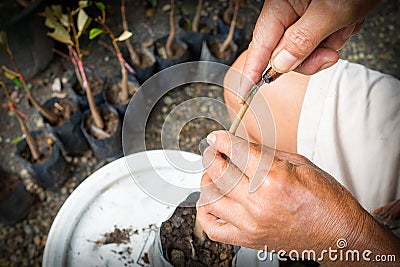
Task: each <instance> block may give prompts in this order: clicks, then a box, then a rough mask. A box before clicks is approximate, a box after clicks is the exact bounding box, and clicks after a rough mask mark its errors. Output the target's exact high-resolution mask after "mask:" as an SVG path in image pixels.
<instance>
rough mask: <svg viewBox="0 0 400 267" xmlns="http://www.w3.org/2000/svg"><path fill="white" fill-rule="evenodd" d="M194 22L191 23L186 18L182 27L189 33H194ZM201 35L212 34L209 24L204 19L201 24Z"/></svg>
mask: <svg viewBox="0 0 400 267" xmlns="http://www.w3.org/2000/svg"><path fill="white" fill-rule="evenodd" d="M189 26H192V21H190V19H188V18H184V23H183V25H182V28H183V29H184V30H185V31H187V32H193V29H192V27H189ZM198 32H199V33H210V32H211V28H210V26H209V25H208V23H207V22H206V21H204V19H203V20H202V19H200V23H199V31H198Z"/></svg>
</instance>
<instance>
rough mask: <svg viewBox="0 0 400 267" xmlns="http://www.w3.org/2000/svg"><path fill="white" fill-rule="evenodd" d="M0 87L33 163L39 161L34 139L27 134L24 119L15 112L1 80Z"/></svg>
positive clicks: (15, 109)
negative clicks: (24, 139)
mask: <svg viewBox="0 0 400 267" xmlns="http://www.w3.org/2000/svg"><path fill="white" fill-rule="evenodd" d="M0 85H1V87H3V90H4V94H5V95H6V98H7V101H8V107H9V109H10V110H11V112H12V113H13V114H14V116H15V117H16V118H17V120H18V123H19V126H20V128H21V131H22V133H23V134H24V135H25V138H26V143H27V144H28V147H29V150H30V151H31V155H32V159H33V160H34V161H37V160H39V158H40V153H39V150H38V147H37V144H36V142H35V139H34V138H33V136H32V135H31V133H30V132H29V130H28V127H27V126H26V124H25V121H24V118H23V117H22V116H21V114H20V113H19V112H17V108H16V107H15V104H14V101H13V100H12V98H11V95H10V91H9V90H8V88H7V86H6V84H5V83H4V81H3V80H1V79H0Z"/></svg>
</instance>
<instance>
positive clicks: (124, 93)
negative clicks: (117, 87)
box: [89, 2, 132, 101]
mask: <svg viewBox="0 0 400 267" xmlns="http://www.w3.org/2000/svg"><path fill="white" fill-rule="evenodd" d="M95 4H96V6H97V7H98V8H99V9H100V11H101V15H100V16H98V17H97V18H96V19H95V20H96V22H97V23H98V24H99V25H100V26H101V27H102V29H99V28H93V29H91V30H90V33H89V39H91V40H92V39H94V38H96V37H97V36H99V35H100V34H102V33H106V34H107V35H108V36H109V37H110V39H111V41H112V45H113V47H114V50H115V52H116V53H117V58H118V62H119V64H120V67H121V76H122V79H121V90H122V95H121V98H122V99H121V100H122V101H126V100H128V99H129V91H128V72H127V70H126V67H125V60H124V58H123V57H122V53H121V50H120V49H119V46H118V42H122V41H126V40H127V39H129V38H130V37H131V36H132V33H131V32H130V31H124V32H123V33H122V34H121V35H120V36H118V37H116V36H115V35H114V33H113V32H112V31H111V29H110V28H109V27H108V26H107V24H106V10H105V6H104V4H103V3H102V2H96V3H95Z"/></svg>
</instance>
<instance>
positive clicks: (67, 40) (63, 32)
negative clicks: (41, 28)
mask: <svg viewBox="0 0 400 267" xmlns="http://www.w3.org/2000/svg"><path fill="white" fill-rule="evenodd" d="M47 35H48V36H50V37H51V38H53V39H54V40H56V41H59V42H61V43H64V44H70V45H73V44H74V43H73V42H72V41H71V36H70V35H69V33H68V31H67V29H65V28H64V26H62V25H61V24H60V23H57V25H56V27H55V29H54V31H53V32H51V33H47Z"/></svg>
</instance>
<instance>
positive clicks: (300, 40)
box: [286, 27, 320, 58]
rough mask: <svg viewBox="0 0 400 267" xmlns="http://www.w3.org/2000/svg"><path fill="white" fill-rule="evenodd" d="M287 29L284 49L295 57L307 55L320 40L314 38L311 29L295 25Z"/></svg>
mask: <svg viewBox="0 0 400 267" xmlns="http://www.w3.org/2000/svg"><path fill="white" fill-rule="evenodd" d="M288 31H289V32H288V39H287V41H286V49H287V50H288V51H289V52H290V53H291V54H293V55H294V56H295V57H297V58H304V57H306V56H308V55H309V54H310V53H311V52H312V51H313V50H314V48H315V47H317V45H318V44H319V42H320V41H318V40H315V37H314V35H313V33H312V30H311V29H307V28H304V27H296V28H294V29H292V28H290V29H289V30H288Z"/></svg>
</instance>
